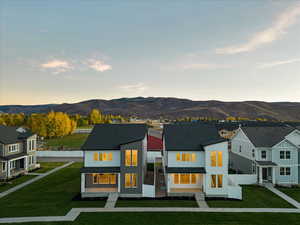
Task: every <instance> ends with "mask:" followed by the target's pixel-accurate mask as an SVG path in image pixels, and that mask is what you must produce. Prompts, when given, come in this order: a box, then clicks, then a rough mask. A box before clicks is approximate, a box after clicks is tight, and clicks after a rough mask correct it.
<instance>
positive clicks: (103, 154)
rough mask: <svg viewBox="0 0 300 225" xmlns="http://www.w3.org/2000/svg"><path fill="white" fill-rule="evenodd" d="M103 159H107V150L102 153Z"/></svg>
mask: <svg viewBox="0 0 300 225" xmlns="http://www.w3.org/2000/svg"><path fill="white" fill-rule="evenodd" d="M102 160H103V161H107V154H106V153H105V152H104V153H102Z"/></svg>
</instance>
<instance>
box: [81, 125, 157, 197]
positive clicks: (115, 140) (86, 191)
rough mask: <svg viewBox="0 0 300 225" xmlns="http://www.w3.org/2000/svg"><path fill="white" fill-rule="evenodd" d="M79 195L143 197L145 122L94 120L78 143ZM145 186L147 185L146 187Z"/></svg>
mask: <svg viewBox="0 0 300 225" xmlns="http://www.w3.org/2000/svg"><path fill="white" fill-rule="evenodd" d="M82 150H83V153H84V167H83V168H82V169H81V196H82V197H84V198H85V197H102V196H108V195H109V194H110V193H118V194H119V195H120V196H122V197H144V196H145V188H147V187H148V186H147V187H146V186H145V184H144V178H145V173H146V158H147V126H146V125H145V124H97V125H95V126H94V128H93V130H92V132H91V134H90V135H89V136H88V138H87V140H86V142H85V143H84V145H83V146H82ZM148 188H149V187H148ZM153 190H154V186H153Z"/></svg>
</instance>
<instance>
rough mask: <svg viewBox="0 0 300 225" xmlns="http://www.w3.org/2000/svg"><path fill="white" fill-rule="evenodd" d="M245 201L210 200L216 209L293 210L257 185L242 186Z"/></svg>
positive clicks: (286, 203)
mask: <svg viewBox="0 0 300 225" xmlns="http://www.w3.org/2000/svg"><path fill="white" fill-rule="evenodd" d="M242 190H243V200H242V201H239V200H208V201H207V203H208V205H209V206H210V207H215V208H293V206H292V205H290V204H289V203H288V202H286V201H285V200H283V199H282V198H280V197H278V196H277V195H275V194H273V193H272V192H271V191H269V190H268V189H266V188H264V187H260V186H256V185H245V186H242Z"/></svg>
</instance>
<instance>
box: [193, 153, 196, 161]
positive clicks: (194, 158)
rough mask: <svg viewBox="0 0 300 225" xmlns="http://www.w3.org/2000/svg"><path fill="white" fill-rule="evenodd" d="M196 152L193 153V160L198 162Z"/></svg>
mask: <svg viewBox="0 0 300 225" xmlns="http://www.w3.org/2000/svg"><path fill="white" fill-rule="evenodd" d="M196 160H197V159H196V154H195V153H192V162H196Z"/></svg>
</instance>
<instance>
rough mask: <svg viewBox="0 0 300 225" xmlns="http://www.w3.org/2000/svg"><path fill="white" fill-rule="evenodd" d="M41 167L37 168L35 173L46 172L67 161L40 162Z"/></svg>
mask: <svg viewBox="0 0 300 225" xmlns="http://www.w3.org/2000/svg"><path fill="white" fill-rule="evenodd" d="M39 164H40V165H41V167H40V168H39V169H37V170H35V171H34V172H35V173H46V172H48V171H50V170H52V169H54V168H56V167H59V166H62V165H63V164H65V162H39Z"/></svg>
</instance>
